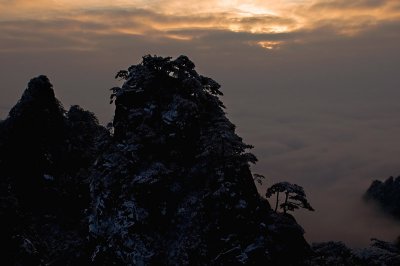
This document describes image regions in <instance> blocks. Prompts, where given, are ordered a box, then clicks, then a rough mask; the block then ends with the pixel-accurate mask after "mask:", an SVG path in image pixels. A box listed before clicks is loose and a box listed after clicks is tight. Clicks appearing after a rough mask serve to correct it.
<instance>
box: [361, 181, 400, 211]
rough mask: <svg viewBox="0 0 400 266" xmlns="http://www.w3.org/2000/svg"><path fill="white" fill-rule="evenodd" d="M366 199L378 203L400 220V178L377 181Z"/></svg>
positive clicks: (370, 188)
mask: <svg viewBox="0 0 400 266" xmlns="http://www.w3.org/2000/svg"><path fill="white" fill-rule="evenodd" d="M364 198H365V199H366V200H372V201H375V202H377V203H378V204H379V206H380V207H381V208H382V210H383V211H385V212H387V213H388V214H391V215H392V216H394V217H396V218H398V219H400V177H397V178H393V177H389V178H388V179H387V180H386V181H384V182H381V181H379V180H375V181H374V182H372V184H371V186H370V187H369V188H368V190H367V192H366V193H365V195H364Z"/></svg>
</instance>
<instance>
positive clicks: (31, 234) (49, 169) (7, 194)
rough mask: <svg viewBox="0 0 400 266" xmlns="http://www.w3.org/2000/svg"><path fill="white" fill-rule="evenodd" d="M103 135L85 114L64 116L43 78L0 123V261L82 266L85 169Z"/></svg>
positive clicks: (76, 109) (86, 198) (74, 112)
mask: <svg viewBox="0 0 400 266" xmlns="http://www.w3.org/2000/svg"><path fill="white" fill-rule="evenodd" d="M107 136H108V132H107V131H106V130H105V129H104V128H103V127H101V126H99V125H98V123H97V120H96V118H95V117H94V115H93V114H92V113H90V112H87V111H84V110H82V109H81V108H80V107H78V106H73V107H71V109H70V110H69V111H68V112H66V111H65V110H64V109H63V107H62V106H61V104H60V103H59V101H58V100H57V99H56V98H55V95H54V91H53V88H52V85H51V84H50V82H49V80H48V79H47V77H45V76H39V77H37V78H34V79H32V80H31V81H30V82H29V84H28V88H27V89H26V90H25V92H24V94H23V95H22V97H21V99H20V100H19V102H18V103H17V104H16V105H15V107H14V108H12V110H11V111H10V113H9V116H8V118H7V119H6V120H5V121H3V122H1V123H0V198H1V201H0V216H1V219H2V223H3V226H2V227H1V229H0V230H1V236H2V237H1V240H0V241H1V246H2V247H3V248H4V249H3V248H2V249H3V250H2V252H1V264H3V265H42V264H43V265H50V264H51V265H55V264H57V265H77V264H85V263H84V262H83V261H87V257H88V256H87V255H85V254H84V253H85V249H84V246H85V245H86V244H85V242H86V237H87V219H86V215H85V209H87V208H88V206H89V189H88V178H87V176H88V173H87V171H88V169H89V167H90V165H91V164H92V163H93V161H94V160H95V158H96V156H97V154H98V153H99V150H100V147H99V146H98V145H97V143H99V139H102V138H107Z"/></svg>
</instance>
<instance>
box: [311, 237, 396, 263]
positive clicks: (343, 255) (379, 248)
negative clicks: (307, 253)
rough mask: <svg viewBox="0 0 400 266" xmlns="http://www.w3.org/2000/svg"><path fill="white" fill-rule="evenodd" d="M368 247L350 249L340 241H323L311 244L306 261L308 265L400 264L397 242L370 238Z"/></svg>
mask: <svg viewBox="0 0 400 266" xmlns="http://www.w3.org/2000/svg"><path fill="white" fill-rule="evenodd" d="M371 241H372V243H371V246H370V247H367V248H363V249H358V250H357V249H355V250H351V249H350V248H348V247H346V246H345V245H344V244H343V243H342V242H333V241H330V242H324V243H315V244H313V245H312V249H313V252H314V255H313V256H312V257H311V259H309V260H308V261H307V264H306V265H309V266H314V265H315V266H320V265H327V266H338V265H341V266H354V265H363V266H364V265H365V266H382V265H400V249H399V247H400V246H399V242H397V243H389V242H385V241H381V240H378V239H371Z"/></svg>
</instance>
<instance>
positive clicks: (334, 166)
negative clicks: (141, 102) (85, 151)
mask: <svg viewBox="0 0 400 266" xmlns="http://www.w3.org/2000/svg"><path fill="white" fill-rule="evenodd" d="M189 2H190V3H189ZM189 2H188V1H185V3H187V4H186V5H182V2H181V1H168V2H166V1H165V2H164V1H96V0H91V1H86V2H85V3H81V2H79V1H64V0H59V1H51V0H41V1H35V3H32V2H30V1H27V0H14V1H4V0H3V1H0V14H1V16H0V33H1V34H0V68H1V75H0V77H1V80H2V86H1V90H0V119H4V118H6V116H7V113H8V111H9V110H10V109H11V107H12V106H13V105H14V104H15V103H16V102H17V101H18V99H19V98H20V96H21V94H22V92H23V90H24V89H25V87H26V84H27V83H28V81H29V80H30V79H31V78H33V77H35V76H38V75H40V74H44V75H47V76H48V77H49V79H50V81H51V82H52V83H53V85H54V89H55V92H56V96H57V98H58V99H59V100H60V101H61V102H62V103H63V104H64V106H65V107H66V108H68V106H69V105H73V104H79V105H80V106H82V107H83V108H85V109H88V110H90V111H92V112H94V113H95V114H96V116H97V117H98V118H99V120H100V121H101V123H102V124H107V122H109V121H111V119H112V114H113V109H114V108H113V106H112V105H110V104H108V99H109V95H110V91H109V88H111V87H114V86H116V85H118V84H119V82H118V81H117V80H114V75H115V74H116V73H117V72H118V71H119V70H120V69H126V68H128V67H129V66H130V65H132V64H137V63H139V62H140V60H141V57H142V56H143V55H146V54H157V55H160V56H172V57H174V58H175V57H177V56H179V55H181V54H184V55H187V56H188V57H189V58H190V59H191V60H192V61H193V62H194V63H195V64H196V70H197V71H198V72H199V73H200V74H202V75H205V76H209V77H211V78H213V79H214V80H216V81H217V82H219V83H220V84H221V85H222V92H223V93H224V96H222V101H223V102H224V104H225V105H226V106H227V109H226V111H227V113H228V117H229V119H231V121H232V122H233V123H234V124H235V125H236V126H237V132H238V134H239V135H240V136H241V137H243V139H244V142H246V143H248V144H251V145H254V146H255V148H254V149H253V150H252V152H253V153H254V154H255V155H256V156H257V157H258V159H259V161H258V163H257V164H256V165H255V166H253V167H252V169H253V172H255V173H260V174H263V175H265V176H266V180H265V183H266V185H267V186H269V185H272V184H273V183H274V182H277V181H283V180H285V181H289V182H294V183H297V184H299V185H301V186H303V187H304V188H305V191H306V193H307V196H308V198H309V201H310V203H311V204H312V205H313V207H314V208H315V209H316V211H315V212H313V213H306V212H298V213H297V212H296V213H294V216H295V218H296V219H297V220H298V222H299V224H300V225H301V226H303V227H304V228H305V230H306V234H305V237H306V239H307V240H308V241H309V242H314V241H329V240H342V241H344V242H345V243H346V244H348V245H349V246H353V247H363V246H367V245H368V243H369V239H370V238H372V237H376V238H380V239H383V240H387V241H392V240H394V239H395V238H396V237H397V236H398V235H400V222H398V221H395V220H392V219H391V218H389V217H387V216H385V215H383V214H381V213H380V212H379V211H378V210H376V209H375V208H373V207H371V206H367V205H365V204H364V203H363V202H362V199H361V197H362V195H363V193H364V192H365V191H366V189H367V188H368V186H369V185H370V184H371V182H372V181H373V180H374V179H379V180H384V179H386V178H388V177H389V176H398V175H400V162H399V160H398V159H397V156H398V154H399V152H400V145H398V143H399V138H398V136H399V133H400V121H399V119H398V116H399V114H400V106H399V104H398V100H397V99H398V98H399V96H400V91H399V87H400V75H399V74H398V72H399V70H398V69H400V51H399V49H398V47H400V34H399V32H400V31H399V30H400V3H399V2H398V1H394V0H357V1H343V0H336V1H334V0H332V1H323V0H314V1H311V0H309V1H302V0H287V1H202V2H197V1H189ZM396 144H397V145H396ZM392 236H393V237H392Z"/></svg>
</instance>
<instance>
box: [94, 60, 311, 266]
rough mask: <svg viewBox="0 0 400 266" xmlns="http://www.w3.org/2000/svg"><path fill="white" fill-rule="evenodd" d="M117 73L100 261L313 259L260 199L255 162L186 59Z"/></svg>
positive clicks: (102, 175)
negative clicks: (118, 82) (252, 169)
mask: <svg viewBox="0 0 400 266" xmlns="http://www.w3.org/2000/svg"><path fill="white" fill-rule="evenodd" d="M117 76H118V77H120V78H123V79H125V83H124V85H123V86H122V87H121V88H113V92H114V94H113V95H112V100H114V99H115V105H116V113H115V118H114V128H115V131H114V139H113V142H112V145H111V147H110V148H109V149H108V150H106V151H105V152H104V154H103V155H102V157H101V159H100V160H99V161H98V164H97V167H96V170H95V172H94V173H93V175H92V179H91V193H92V194H91V195H92V213H91V215H90V234H91V236H92V237H93V240H94V242H96V244H97V245H96V252H95V253H94V256H93V258H94V260H95V261H96V262H97V263H100V264H104V265H107V264H110V263H111V262H116V263H117V264H120V265H149V264H154V265H158V264H164V265H237V264H251V265H254V264H256V265H258V264H260V265H261V264H266V263H273V265H279V264H281V265H291V264H296V265H297V264H299V263H300V261H302V259H303V258H304V257H306V256H307V255H308V252H309V246H308V244H307V243H306V241H305V240H304V238H303V230H302V229H301V227H300V226H299V225H297V223H296V221H295V220H294V219H293V217H291V216H289V215H281V214H276V213H274V212H273V211H272V210H271V208H270V206H269V204H268V202H267V201H266V200H263V199H261V198H260V196H259V195H258V193H257V189H256V187H255V184H254V181H253V177H252V174H251V172H250V170H249V163H252V162H255V160H256V159H255V157H254V155H252V154H251V153H248V152H247V151H246V150H247V149H248V148H251V146H249V145H246V144H244V143H243V142H242V139H241V138H240V137H239V136H237V135H236V134H235V126H234V125H233V124H232V123H230V122H229V120H228V119H227V118H226V116H225V113H224V111H223V105H222V102H221V101H220V99H219V97H218V96H220V95H222V93H221V92H220V90H219V89H220V86H219V85H218V84H217V83H216V82H215V81H213V80H212V79H210V78H207V77H203V76H201V75H199V74H198V73H197V72H196V71H195V70H194V64H193V63H192V62H191V61H190V60H189V59H188V58H187V57H185V56H181V57H179V58H177V59H176V60H171V59H170V58H162V57H151V56H147V57H144V59H143V62H142V63H141V64H139V65H135V66H132V67H130V68H129V69H128V70H127V71H121V72H119V74H118V75H117Z"/></svg>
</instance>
